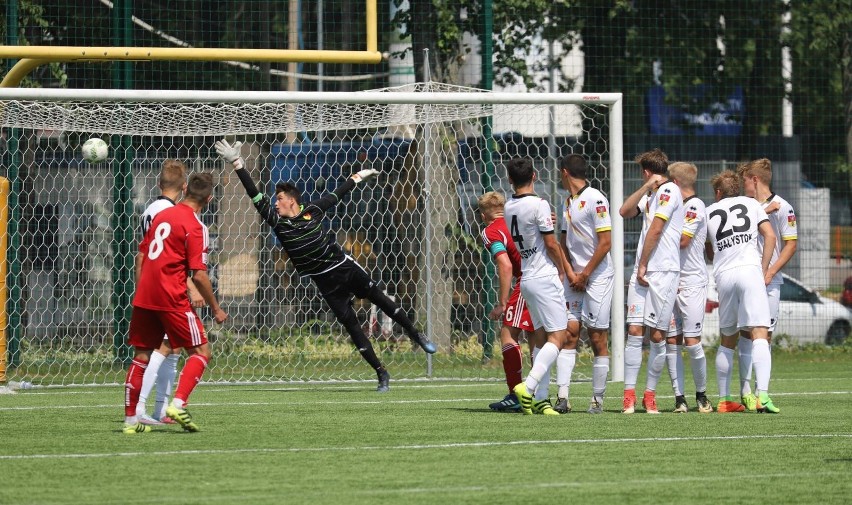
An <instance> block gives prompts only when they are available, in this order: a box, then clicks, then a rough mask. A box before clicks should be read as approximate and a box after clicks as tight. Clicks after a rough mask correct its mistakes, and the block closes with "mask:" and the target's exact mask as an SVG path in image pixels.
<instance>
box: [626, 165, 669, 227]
mask: <svg viewBox="0 0 852 505" xmlns="http://www.w3.org/2000/svg"><path fill="white" fill-rule="evenodd" d="M665 180H666V178H665V177H663V176H662V175H658V174H654V175H652V176H651V177H650V178H649V179H648V181H647V182H645V184H643V185H642V187H640V188H639V189H637V190H636V191H634V192H633V194H631V195H630V196H628V197H627V198H626V199H625V200H624V203H622V204H621V208H620V209H618V213H619V214H621V217H623V218H626V219H629V218H631V217H636V216H638V215H639V200H641V199H642V195H644V194H645V193H647V192H648V191H651V190H652V189H654V188H656V187H657V185H659V184H660V183H661V182H663V181H665Z"/></svg>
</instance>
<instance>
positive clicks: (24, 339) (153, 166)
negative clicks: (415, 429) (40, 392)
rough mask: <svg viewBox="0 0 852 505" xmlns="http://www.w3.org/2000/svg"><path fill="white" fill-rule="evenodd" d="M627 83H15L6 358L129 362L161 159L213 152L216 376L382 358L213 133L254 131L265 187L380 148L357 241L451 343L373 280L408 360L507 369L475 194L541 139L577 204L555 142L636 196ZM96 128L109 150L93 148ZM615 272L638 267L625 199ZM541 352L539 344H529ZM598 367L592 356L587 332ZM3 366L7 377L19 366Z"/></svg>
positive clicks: (357, 198) (354, 228) (308, 186)
mask: <svg viewBox="0 0 852 505" xmlns="http://www.w3.org/2000/svg"><path fill="white" fill-rule="evenodd" d="M620 100H621V95H620V94H614V93H613V94H600V95H589V94H540V93H539V94H537V93H529V94H509V93H492V92H486V91H483V90H477V89H471V88H462V87H456V86H449V85H442V84H436V83H420V84H414V85H408V86H404V87H399V88H389V89H382V90H376V91H370V92H357V93H284V92H185V91H183V92H182V91H116V90H55V89H52V90H49V89H2V90H0V123H2V126H3V128H4V129H3V137H2V140H0V142H5V145H4V146H3V149H2V152H3V153H4V156H3V158H2V166H0V176H3V177H5V178H7V179H8V180H9V181H10V183H11V186H10V187H11V190H10V192H9V194H8V203H7V206H8V207H7V208H8V222H7V225H6V236H5V239H6V241H7V244H8V248H7V254H6V258H5V259H3V261H4V263H3V265H4V266H5V267H6V268H7V272H8V275H7V277H6V281H7V282H6V290H5V294H6V296H7V303H6V308H7V312H6V314H5V315H6V324H5V328H4V329H5V337H4V338H5V342H6V345H7V353H6V358H7V365H8V370H7V379H8V380H25V381H29V382H32V383H34V384H37V385H69V384H111V383H121V382H122V381H123V380H124V373H125V367H124V365H125V364H126V363H127V360H128V356H129V351H130V350H129V348H128V347H127V346H126V343H125V342H126V338H127V328H128V323H129V316H130V302H131V300H132V295H133V257H134V256H135V254H136V247H137V243H138V240H139V235H140V231H139V230H140V225H139V215H140V214H141V212H142V211H143V210H144V209H145V207H146V206H147V205H148V203H150V202H151V201H152V200H153V199H154V198H156V197H157V196H158V195H159V190H158V188H157V181H158V175H159V170H160V167H161V165H162V162H163V161H164V160H165V159H168V158H176V159H179V160H182V161H184V162H185V163H186V164H187V166H188V167H189V169H190V171H191V172H193V171H207V172H212V173H213V174H214V179H215V181H216V189H215V194H214V199H213V201H212V203H211V204H210V205H209V206H208V207H207V208H206V210H205V211H204V213H203V215H202V219H203V221H204V222H205V224H206V225H207V226H208V228H209V231H210V237H211V249H210V256H209V263H210V265H211V267H210V269H211V270H210V274H211V278H212V280H213V283H214V288H215V290H216V293H217V295H218V297H219V299H220V301H221V303H222V306H223V308H224V310H225V311H226V312H228V313H229V315H230V319H229V320H228V321H227V322H226V323H225V324H223V325H216V324H214V323H213V321H212V319H211V318H210V317H209V313H208V312H207V309H201V310H200V314H201V316H202V317H203V318H204V320H205V325H206V328H207V331H208V338H209V339H210V341H211V343H212V348H213V352H214V357H213V360H212V361H211V367H210V369H209V373H208V374H207V375H206V376H205V380H206V381H220V382H255V381H330V380H367V379H369V380H375V376H374V372H373V371H372V369H371V368H370V367H369V366H368V365H367V364H366V363H365V362H363V360H362V359H361V357H360V355H359V353H358V352H357V350H356V349H355V348H354V346H353V345H352V344H351V343H350V340H349V338H348V335H347V334H346V332H345V330H344V329H343V327H342V326H341V325H340V324H338V323H337V322H336V321H335V319H334V317H333V315H332V314H331V312H330V311H329V309H328V307H327V306H326V304H325V303H324V301H323V300H322V298H321V297H320V296H319V295H318V293H317V290H316V288H315V287H314V285H313V284H312V283H311V281H310V280H309V279H307V278H300V276H299V275H298V274H297V273H296V272H295V271H294V270H293V268H292V266H291V265H290V264H289V262H288V260H287V258H286V256H285V255H284V254H283V252H282V250H281V249H280V248H279V247H278V245H277V243H276V239H275V237H274V235H273V234H272V233H271V231H270V229H269V228H268V227H267V226H266V225H265V224H264V223H262V222H261V220H260V219H259V216H258V215H257V213H256V211H255V210H254V208H253V207H252V204H251V201H250V200H249V198H248V197H247V196H246V194H245V191H244V189H243V188H242V186H241V184H240V182H239V180H238V179H237V178H236V177H235V176H234V175H233V172H232V170H231V169H230V167H229V166H228V167H226V166H225V165H224V164H223V163H222V162H221V161H220V160H219V159H217V156H216V152H215V150H214V149H213V144H214V142H215V141H216V140H218V139H220V138H223V137H227V138H229V139H231V140H234V139H236V140H241V141H242V142H243V156H244V158H245V159H246V163H247V169H248V170H249V172H250V173H251V174H252V177H253V178H254V179H255V180H256V181H258V182H259V187H261V188H262V191H264V192H265V193H267V194H271V193H272V192H273V188H274V185H275V183H276V182H279V181H291V182H293V183H295V184H296V186H297V187H298V188H299V190H300V191H301V192H302V194H303V200H305V201H307V200H311V199H314V198H317V197H318V196H320V195H321V194H323V193H324V192H326V191H331V190H333V189H334V188H336V187H337V185H338V184H340V183H341V182H342V181H343V180H344V179H345V178H346V177H348V176H349V175H350V174H352V173H353V172H355V171H357V170H360V169H363V168H369V167H372V168H377V169H379V170H381V174H380V175H379V176H378V177H377V178H376V180H375V181H373V182H371V183H368V184H363V185H359V186H358V187H357V188H356V189H355V190H353V191H352V193H351V194H350V195H348V197H346V198H345V199H344V200H343V201H342V202H341V203H340V204H339V205H338V206H337V207H336V208H334V209H333V210H332V211H330V212H329V214H328V216H327V218H326V219H327V221H328V222H327V225H328V226H329V228H330V229H331V230H333V231H334V232H335V233H336V234H337V238H338V240H339V242H340V244H342V245H343V246H344V247H345V249H347V250H348V251H349V252H350V254H351V255H352V256H353V257H354V258H355V259H356V260H357V261H358V263H359V264H361V265H362V266H363V267H364V268H365V269H367V270H368V271H369V272H370V274H371V275H372V277H373V278H374V279H377V280H380V281H381V284H382V287H383V288H384V289H385V290H386V292H387V293H388V295H390V296H391V297H392V298H394V299H395V300H396V301H397V302H398V303H399V304H400V305H401V306H402V308H403V309H404V310H406V311H407V313H408V314H409V315H410V316H411V317H412V319H414V320H415V321H416V322H417V324H418V325H419V326H420V327H422V328H423V329H425V330H426V331H427V332H428V334H429V335H430V337H431V338H432V339H433V340H434V341H435V342H436V343H437V344H438V346H439V352H438V353H437V354H435V355H434V356H427V355H426V354H425V353H423V352H422V351H421V350H419V349H416V348H413V347H412V344H411V342H410V341H409V340H408V338H407V337H406V336H405V334H404V332H403V331H402V329H401V328H399V327H398V326H396V325H394V324H393V323H392V321H391V320H390V319H389V318H386V317H385V316H384V315H383V314H381V312H378V313H377V311H376V310H375V309H374V308H373V307H371V306H370V305H369V303H368V302H365V301H361V300H355V301H354V307H355V309H356V312H357V313H358V315H359V318H360V321H361V322H362V323H363V326H364V328H365V330H366V332H367V334H368V335H369V336H370V337H371V340H372V341H373V342H374V345H375V346H376V349H377V353H378V355H379V357H380V358H381V359H382V360H383V361H384V363H385V365H386V366H387V367H388V369H389V370H390V371H391V374H392V375H393V378H394V379H395V380H397V379H417V378H427V377H431V378H441V379H444V378H447V379H450V378H452V379H482V380H497V379H500V378H502V377H503V369H502V366H501V359H502V358H501V353H500V344H499V327H498V323H495V322H492V321H489V320H488V319H487V318H486V314H487V313H488V311H489V310H490V309H491V306H492V305H493V303H494V301H495V297H496V296H495V293H496V285H497V278H496V274H495V271H494V266H493V264H492V262H491V259H490V258H489V256H488V255H487V254H485V253H484V250H483V247H482V243H481V239H480V231H481V229H482V223H481V219H480V216H479V213H478V211H477V208H476V199H477V197H478V196H479V195H481V194H482V193H483V192H485V191H488V190H491V189H494V190H500V191H503V192H504V193H507V194H510V193H511V188H510V186H509V184H508V181H507V178H506V173H505V168H504V166H505V163H506V162H507V161H509V160H510V159H511V158H513V157H516V156H526V157H529V158H531V159H532V160H533V161H534V163H535V166H536V168H537V170H538V175H539V179H538V182H537V183H536V191H537V192H538V193H539V194H540V195H542V196H543V197H545V198H547V199H549V200H550V201H551V203H552V205H553V206H554V208H555V209H556V210H557V212H559V210H558V209H560V208H561V202H562V199H563V198H564V196H565V195H564V192H563V191H562V190H561V188H559V187H558V185H559V177H558V173H557V170H556V164H557V160H558V158H559V157H561V156H564V155H566V154H569V153H579V154H583V155H584V156H586V157H587V159H588V160H589V163H590V166H591V168H592V171H591V173H592V179H593V184H594V185H595V186H597V187H599V188H600V189H602V190H603V191H604V192H605V193H608V194H609V196H610V200H611V203H612V205H613V207H616V208H617V205H618V202H620V201H621V199H622V189H621V177H620V175H621V167H622V148H621V102H620ZM90 137H101V138H103V139H104V140H106V141H107V142H108V143H109V144H110V155H109V158H108V159H107V160H106V161H104V162H101V163H96V164H90V163H88V162H86V161H83V160H82V158H81V155H80V149H79V146H80V145H81V144H82V143H83V142H85V141H86V140H87V139H88V138H90ZM613 220H614V233H613V242H614V244H613V246H614V248H613V257H614V259H615V264H616V267H617V276H616V286H623V285H624V278H623V275H624V274H623V260H622V259H621V258H622V257H623V254H622V249H623V245H622V242H621V235H622V234H621V221H620V219H619V218H618V215H617V213H615V215H613ZM623 322H624V318H623V292H622V290H621V289H616V292H615V296H614V303H613V332H612V342H613V344H612V346H613V351H614V352H613V373H612V378H614V379H616V380H620V379H621V375H620V374H621V373H622V372H621V368H620V364H621V349H622V348H623V326H624V325H623ZM525 368H526V366H525ZM577 372H578V376H579V377H580V378H583V377H589V376H590V375H591V359H590V358H589V357H588V354H587V355H586V357H585V359H584V358H583V353H582V352H581V359H580V365H579V366H578V368H577ZM0 380H2V377H0Z"/></svg>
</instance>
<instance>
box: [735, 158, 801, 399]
mask: <svg viewBox="0 0 852 505" xmlns="http://www.w3.org/2000/svg"><path fill="white" fill-rule="evenodd" d="M737 174H738V175H739V176H740V178H741V180H742V184H743V194H745V196H750V197H752V198H754V199H756V200H757V201H758V202H760V204H761V205H762V206H763V210H765V211H766V213H767V214H768V215H769V223H770V224H771V225H772V231H774V232H775V236H776V242H775V252H774V253H773V254H772V261H770V262H769V271H768V272H767V273H766V276H767V278H766V279H765V281H766V282H767V284H766V292H767V294H768V295H769V321H770V322H769V342H770V344H771V343H772V332H773V331H775V325H776V324H777V323H778V309H779V305H780V302H781V284H783V283H784V278H783V277H782V276H781V269H782V268H784V265H786V264H787V262H788V261H790V259H791V258H792V257H793V255H794V254H796V249H797V244H798V242H799V241H798V238H799V235H798V231H797V229H796V212H795V211H794V210H793V206H792V205H790V204H789V203H788V202H787V201H786V200H784V199H783V198H781V197H780V196H778V195H776V194H775V193H773V192H772V190H771V189H770V184H771V183H772V163H771V162H770V161H769V160H768V159H766V158H761V159H758V160H754V161H751V162H749V163H745V164H743V165H741V166H740V167H738V168H737ZM771 349H772V348H771V347H770V350H771ZM737 350H738V352H739V364H740V393H741V395H742V401H743V405H745V406H746V409H748V410H752V411H753V410H755V409H756V408H757V398H756V397H755V395H754V394H753V393H752V392H751V384H750V382H751V368H752V367H751V340H749V339H748V335H740V343H739V346H738V348H737Z"/></svg>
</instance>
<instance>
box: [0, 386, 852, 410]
mask: <svg viewBox="0 0 852 505" xmlns="http://www.w3.org/2000/svg"><path fill="white" fill-rule="evenodd" d="M263 391H277V390H274V389H270V390H263ZM205 392H209V391H205ZM28 394H29V393H28ZM822 395H852V391H808V392H802V393H772V396H773V397H780V396H822ZM18 398H20V397H18ZM657 398H674V396H671V395H669V396H664V395H659V396H657ZM493 401H496V399H495V398H494V397H487V398H443V399H435V398H416V399H412V400H391V399H388V398H387V397H384V398H383V399H381V400H348V401H347V400H339V401H335V403H336V404H338V405H405V404H410V403H467V402H493ZM305 404H306V402H304V401H292V402H223V403H218V402H192V406H193V408H197V407H231V406H239V407H260V406H291V407H292V406H299V405H305ZM114 408H123V407H122V406H121V405H119V404H117V403H102V404H96V405H33V406H14V407H0V412H9V411H34V410H68V409H114Z"/></svg>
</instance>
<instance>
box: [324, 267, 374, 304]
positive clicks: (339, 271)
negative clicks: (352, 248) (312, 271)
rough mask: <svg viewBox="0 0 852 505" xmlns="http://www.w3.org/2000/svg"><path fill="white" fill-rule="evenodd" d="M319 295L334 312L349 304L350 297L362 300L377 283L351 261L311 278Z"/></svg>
mask: <svg viewBox="0 0 852 505" xmlns="http://www.w3.org/2000/svg"><path fill="white" fill-rule="evenodd" d="M313 280H314V284H316V285H317V289H319V292H320V294H322V297H323V298H325V300H326V301H327V302H328V304H329V305H330V306H331V308H332V310H334V311H335V312H337V311H338V309H341V308H342V306H343V305H349V304H350V303H351V299H352V296H353V295H355V296H356V297H358V298H364V297H366V296H367V293H368V292H369V291H370V290H371V289H373V287H374V286H376V284H377V282H376V281H374V280H373V279H372V278H370V274H368V273H367V271H366V270H364V269H363V268H362V267H361V265H359V264H358V263H356V262H355V261H354V260H353V259H351V258H348V257H347V259H346V261H344V262H343V263H342V264H341V265H340V266H338V267H336V268H334V269H333V270H330V271H328V272H326V273H324V274H320V275H314V276H313Z"/></svg>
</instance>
